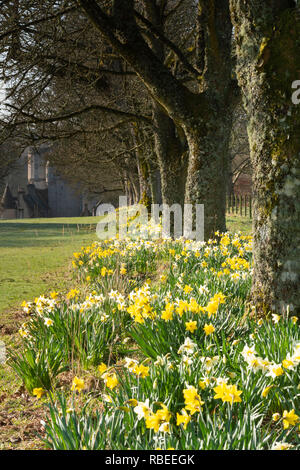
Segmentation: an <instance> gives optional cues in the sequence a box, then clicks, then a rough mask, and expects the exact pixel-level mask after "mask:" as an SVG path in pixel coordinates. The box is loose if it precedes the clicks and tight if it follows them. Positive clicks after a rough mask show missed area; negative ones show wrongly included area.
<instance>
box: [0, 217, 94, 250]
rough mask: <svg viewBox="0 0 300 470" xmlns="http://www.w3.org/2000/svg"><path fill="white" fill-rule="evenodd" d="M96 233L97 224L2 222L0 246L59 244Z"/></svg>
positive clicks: (0, 225) (19, 246) (0, 226)
mask: <svg viewBox="0 0 300 470" xmlns="http://www.w3.org/2000/svg"><path fill="white" fill-rule="evenodd" d="M93 233H94V234H95V239H96V224H95V223H93V224H76V223H74V224H66V223H45V224H43V223H38V224H37V223H26V224H25V223H5V222H1V224H0V247H2V248H5V247H6V248H8V247H18V248H21V247H25V246H26V247H33V246H44V245H45V243H46V245H47V246H51V245H53V246H54V245H57V244H61V243H64V241H69V240H70V238H80V237H81V236H82V235H88V234H93Z"/></svg>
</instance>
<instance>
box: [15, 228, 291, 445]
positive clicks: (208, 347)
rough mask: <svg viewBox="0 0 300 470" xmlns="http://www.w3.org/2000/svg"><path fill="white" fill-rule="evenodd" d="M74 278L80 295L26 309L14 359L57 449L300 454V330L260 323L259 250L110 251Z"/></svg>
mask: <svg viewBox="0 0 300 470" xmlns="http://www.w3.org/2000/svg"><path fill="white" fill-rule="evenodd" d="M73 266H74V269H75V271H76V272H77V273H78V275H79V277H80V279H81V282H82V288H76V289H75V288H74V289H72V290H71V291H70V292H69V293H67V294H66V295H65V296H63V295H62V294H58V293H52V295H50V297H49V298H47V297H44V296H42V297H40V298H39V299H36V300H35V302H33V303H31V304H30V303H27V302H24V305H23V308H24V311H25V312H26V313H27V314H28V321H27V322H26V323H25V324H24V325H23V326H22V328H21V329H20V335H21V336H22V339H23V342H24V353H22V354H18V353H16V352H14V351H11V352H10V356H11V359H10V361H11V365H12V367H13V368H14V370H15V371H16V372H17V373H18V374H19V375H20V376H21V377H22V379H23V381H24V383H25V386H26V388H27V389H28V391H29V392H30V393H33V394H34V395H35V396H36V397H37V399H42V400H45V401H46V402H47V406H48V408H49V414H48V419H47V422H46V423H45V430H46V436H47V437H46V440H45V442H46V444H47V446H48V447H49V448H52V449H177V450H184V449H193V450H194V449H276V450H281V449H300V427H299V425H300V420H299V416H300V402H299V398H300V385H299V364H300V335H299V325H298V323H297V318H295V317H293V316H292V315H290V314H289V312H286V314H285V315H273V316H270V318H265V319H258V318H256V316H255V309H254V308H253V307H252V306H251V305H250V304H249V302H248V296H249V292H250V287H251V237H248V236H241V235H240V234H235V235H233V234H229V233H226V234H219V233H217V234H216V239H214V240H209V241H208V242H207V243H204V242H201V243H200V242H193V241H187V240H183V239H182V240H176V241H172V240H162V239H157V240H144V239H138V240H132V239H127V240H126V239H125V240H119V239H112V240H108V241H106V242H102V243H96V242H95V243H94V244H93V245H92V246H90V247H85V248H83V249H82V250H81V252H79V253H75V254H74V260H73ZM157 273H159V274H157ZM129 344H130V346H129ZM133 349H134V353H133V352H132V350H133ZM74 361H75V362H76V364H77V370H78V368H79V370H80V371H81V373H80V374H78V373H76V374H75V373H74V378H73V383H72V385H71V387H70V390H69V391H66V390H65V391H61V390H60V391H57V390H56V383H57V380H58V378H59V375H60V373H61V372H62V371H64V370H74V368H73V364H74ZM88 375H91V376H92V377H93V378H94V381H93V383H95V386H94V388H91V387H88V386H87V379H86V377H88Z"/></svg>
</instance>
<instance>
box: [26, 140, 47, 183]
mask: <svg viewBox="0 0 300 470" xmlns="http://www.w3.org/2000/svg"><path fill="white" fill-rule="evenodd" d="M27 158H28V183H29V184H34V186H35V187H36V188H37V189H46V188H47V181H46V161H45V159H44V157H43V156H42V155H41V154H40V153H38V152H36V151H34V150H33V149H30V150H29V151H28V156H27Z"/></svg>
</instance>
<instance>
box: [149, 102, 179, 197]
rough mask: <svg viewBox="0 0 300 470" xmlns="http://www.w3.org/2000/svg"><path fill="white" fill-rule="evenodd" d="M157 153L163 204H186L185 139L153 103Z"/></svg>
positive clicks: (158, 106)
mask: <svg viewBox="0 0 300 470" xmlns="http://www.w3.org/2000/svg"><path fill="white" fill-rule="evenodd" d="M153 118H154V123H155V126H156V131H155V134H154V138H155V151H156V156H157V159H158V164H159V170H160V178H161V193H162V202H163V204H169V205H172V204H180V205H181V206H183V204H184V194H185V180H186V172H187V158H186V153H184V147H185V137H184V136H183V139H182V140H181V139H180V136H179V135H178V131H177V130H176V127H175V124H174V122H173V121H172V120H171V119H170V118H169V117H168V116H167V115H166V113H165V112H164V111H163V110H162V109H161V107H160V105H158V104H157V103H155V102H153Z"/></svg>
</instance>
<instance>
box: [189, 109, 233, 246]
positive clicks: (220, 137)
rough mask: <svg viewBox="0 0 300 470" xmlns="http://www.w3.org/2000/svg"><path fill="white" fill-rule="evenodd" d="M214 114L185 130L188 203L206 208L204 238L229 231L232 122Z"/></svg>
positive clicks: (225, 117) (220, 114) (227, 118)
mask: <svg viewBox="0 0 300 470" xmlns="http://www.w3.org/2000/svg"><path fill="white" fill-rule="evenodd" d="M229 114H230V113H229V112H228V115H227V116H225V115H224V114H223V113H221V110H220V112H219V114H217V113H216V114H214V113H213V112H212V111H211V113H210V115H207V117H206V119H204V120H203V121H202V122H200V123H198V124H197V125H195V126H194V127H192V128H187V129H186V130H185V132H186V135H187V140H188V145H189V151H190V157H189V167H188V175H187V182H186V195H185V201H186V203H188V204H197V203H198V204H204V237H205V239H208V238H210V237H214V234H215V232H216V230H219V231H222V232H225V231H226V211H225V209H226V207H225V204H226V197H225V196H226V185H227V172H228V168H227V166H228V163H229V138H230V131H231V120H230V119H229Z"/></svg>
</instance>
